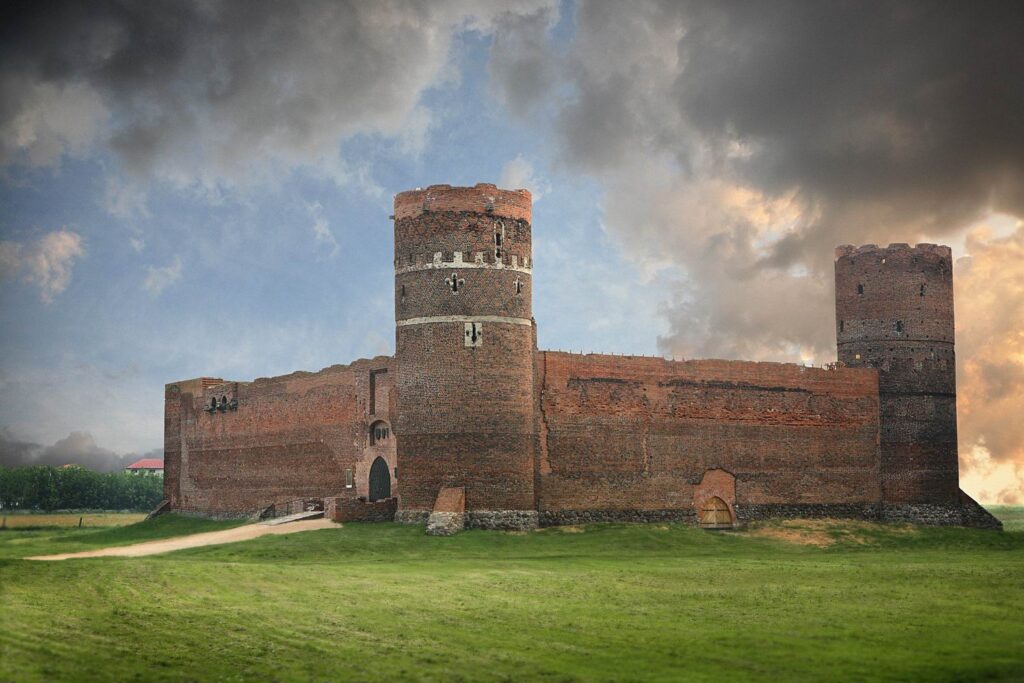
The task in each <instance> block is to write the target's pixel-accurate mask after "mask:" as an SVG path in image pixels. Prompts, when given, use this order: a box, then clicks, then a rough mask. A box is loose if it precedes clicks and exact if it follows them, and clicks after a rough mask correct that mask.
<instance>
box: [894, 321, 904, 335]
mask: <svg viewBox="0 0 1024 683" xmlns="http://www.w3.org/2000/svg"><path fill="white" fill-rule="evenodd" d="M896 331H897V332H902V331H903V321H902V320H897V321H896Z"/></svg>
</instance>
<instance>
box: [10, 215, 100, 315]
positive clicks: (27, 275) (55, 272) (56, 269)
mask: <svg viewBox="0 0 1024 683" xmlns="http://www.w3.org/2000/svg"><path fill="white" fill-rule="evenodd" d="M84 255H85V246H84V243H83V240H82V236H81V235H79V234H78V233H75V232H71V231H70V230H56V231H54V232H49V233H47V234H45V235H43V236H42V237H41V238H40V239H39V240H38V241H36V242H34V243H32V244H29V245H24V244H20V243H18V242H10V241H7V242H0V276H5V277H14V276H17V275H20V276H21V278H22V279H23V280H24V281H25V282H27V283H29V284H32V285H35V286H37V287H39V296H40V298H41V299H42V300H43V303H46V304H50V303H53V299H54V297H56V296H57V295H58V294H60V293H61V292H63V291H64V290H65V289H67V288H68V285H69V284H71V273H72V270H73V268H74V265H75V260H76V259H78V258H80V257H82V256H84Z"/></svg>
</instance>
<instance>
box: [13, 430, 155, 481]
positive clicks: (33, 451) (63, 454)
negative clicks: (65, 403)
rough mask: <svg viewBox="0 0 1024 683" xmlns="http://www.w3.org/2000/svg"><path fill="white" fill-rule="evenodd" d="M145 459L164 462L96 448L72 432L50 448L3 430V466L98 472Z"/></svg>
mask: <svg viewBox="0 0 1024 683" xmlns="http://www.w3.org/2000/svg"><path fill="white" fill-rule="evenodd" d="M142 457H149V458H160V459H163V451H160V450H156V451H150V452H149V453H146V454H144V455H133V454H130V453H126V454H119V453H115V452H114V451H111V450H109V449H106V448H101V447H100V446H97V445H96V441H95V440H94V439H93V437H92V435H91V434H89V433H88V432H71V433H70V434H68V435H67V436H66V437H65V438H63V439H61V440H60V441H57V442H56V443H54V444H52V445H50V446H43V445H40V444H37V443H30V442H26V441H19V440H17V439H15V438H13V437H12V436H11V435H10V434H9V433H8V432H7V431H6V430H0V465H3V466H4V467H28V466H31V465H52V466H54V467H60V466H62V465H69V464H70V465H79V466H81V467H85V468H86V469H90V470H96V471H98V472H112V471H115V470H120V469H124V468H125V467H126V466H128V465H130V464H131V463H133V462H134V461H136V460H138V459H139V458H142Z"/></svg>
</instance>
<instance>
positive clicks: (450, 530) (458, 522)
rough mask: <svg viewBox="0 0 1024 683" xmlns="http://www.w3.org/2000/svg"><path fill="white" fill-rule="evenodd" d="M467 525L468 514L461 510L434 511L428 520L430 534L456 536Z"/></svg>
mask: <svg viewBox="0 0 1024 683" xmlns="http://www.w3.org/2000/svg"><path fill="white" fill-rule="evenodd" d="M465 526H466V516H465V514H463V513H461V512H432V513H430V518H429V519H428V520H427V535H428V536H454V535H455V534H457V533H459V532H460V531H462V530H463V528H465Z"/></svg>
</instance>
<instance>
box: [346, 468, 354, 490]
mask: <svg viewBox="0 0 1024 683" xmlns="http://www.w3.org/2000/svg"><path fill="white" fill-rule="evenodd" d="M353 486H355V478H354V477H353V476H352V470H350V469H349V470H345V488H347V489H350V488H352V487H353Z"/></svg>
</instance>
